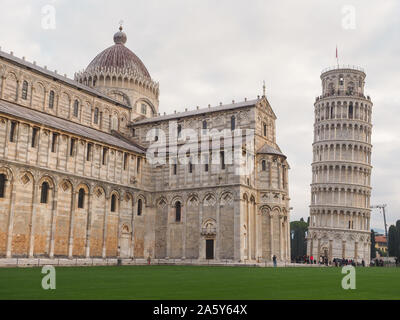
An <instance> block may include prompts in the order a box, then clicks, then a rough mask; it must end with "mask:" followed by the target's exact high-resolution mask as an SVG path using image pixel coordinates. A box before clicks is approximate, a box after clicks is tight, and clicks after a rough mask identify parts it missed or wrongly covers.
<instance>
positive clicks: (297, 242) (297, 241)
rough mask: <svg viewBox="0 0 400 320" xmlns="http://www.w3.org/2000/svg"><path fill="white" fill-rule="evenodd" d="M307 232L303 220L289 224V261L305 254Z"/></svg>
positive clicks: (305, 223)
mask: <svg viewBox="0 0 400 320" xmlns="http://www.w3.org/2000/svg"><path fill="white" fill-rule="evenodd" d="M307 230H308V223H307V222H305V221H304V219H303V218H301V219H300V221H292V222H290V236H291V237H290V246H291V259H292V260H294V259H295V258H296V257H302V256H305V255H306V254H307V241H306V232H307Z"/></svg>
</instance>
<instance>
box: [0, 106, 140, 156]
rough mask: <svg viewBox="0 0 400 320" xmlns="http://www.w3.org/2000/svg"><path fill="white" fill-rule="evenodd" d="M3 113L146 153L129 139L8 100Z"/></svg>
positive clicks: (0, 107) (2, 108)
mask: <svg viewBox="0 0 400 320" xmlns="http://www.w3.org/2000/svg"><path fill="white" fill-rule="evenodd" d="M1 113H3V114H8V115H11V116H15V117H17V118H20V119H24V120H28V121H31V122H34V123H36V124H42V125H44V126H47V127H51V128H54V129H58V130H62V131H64V132H66V133H72V134H76V135H79V136H82V137H85V138H88V139H91V140H95V141H98V142H100V143H104V144H108V145H112V146H115V147H118V148H122V149H125V150H129V151H132V152H135V153H144V151H143V149H141V148H140V147H139V146H136V145H135V144H134V143H133V142H132V143H129V142H128V141H127V140H121V139H119V138H117V137H115V136H113V135H112V134H109V133H106V132H103V131H100V130H96V129H92V128H89V127H86V126H84V125H81V124H79V123H75V122H72V121H68V120H65V119H62V118H59V117H56V116H53V115H50V114H46V113H43V112H40V111H37V110H33V109H29V108H26V107H23V106H20V105H18V104H15V103H11V102H8V101H4V100H0V114H1Z"/></svg>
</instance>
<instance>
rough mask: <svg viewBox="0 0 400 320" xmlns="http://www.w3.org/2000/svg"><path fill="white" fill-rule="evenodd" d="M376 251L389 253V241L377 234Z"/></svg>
mask: <svg viewBox="0 0 400 320" xmlns="http://www.w3.org/2000/svg"><path fill="white" fill-rule="evenodd" d="M375 249H376V250H379V251H380V252H385V253H386V252H387V250H388V248H387V240H386V237H385V236H384V235H381V234H377V235H375Z"/></svg>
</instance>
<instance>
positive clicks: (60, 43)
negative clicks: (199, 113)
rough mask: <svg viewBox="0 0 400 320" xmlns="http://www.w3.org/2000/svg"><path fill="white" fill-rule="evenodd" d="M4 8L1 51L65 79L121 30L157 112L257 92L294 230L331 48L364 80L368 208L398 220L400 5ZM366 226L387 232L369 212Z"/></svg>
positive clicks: (302, 208)
mask: <svg viewBox="0 0 400 320" xmlns="http://www.w3.org/2000/svg"><path fill="white" fill-rule="evenodd" d="M0 3H1V8H2V10H1V11H0V45H1V47H2V50H3V51H7V52H9V51H14V54H15V55H16V56H18V57H22V56H25V57H26V59H27V60H28V61H36V62H37V63H38V65H41V66H44V65H47V66H48V68H49V69H51V70H58V72H59V73H60V74H64V73H66V74H67V75H68V76H69V77H73V75H74V72H75V71H79V70H82V69H84V68H85V67H86V66H87V65H88V64H89V62H90V61H91V60H92V59H93V58H94V57H95V55H96V54H98V53H99V52H100V51H102V50H103V49H105V48H106V47H108V46H110V45H112V44H113V40H112V38H113V34H114V33H115V32H116V31H117V28H118V26H119V21H120V20H123V21H124V31H125V32H126V34H127V36H128V41H127V44H126V45H127V46H128V47H129V48H130V49H131V50H132V51H133V52H135V53H136V54H137V55H138V56H139V57H140V58H141V60H142V61H143V62H144V64H145V65H146V67H147V69H148V70H149V72H150V74H151V76H152V78H153V79H154V80H156V81H158V82H159V83H160V91H161V95H160V112H164V111H166V112H167V113H171V112H173V111H174V110H177V111H183V110H184V109H185V108H188V109H194V108H195V106H196V105H199V106H203V107H205V106H207V105H208V104H209V103H210V104H211V105H217V104H218V103H219V102H220V101H221V102H223V103H229V102H231V101H232V100H233V99H234V100H236V101H240V100H243V99H244V97H248V98H255V97H256V96H257V95H259V94H261V93H262V81H263V80H265V81H266V85H267V98H268V100H269V101H270V103H271V105H272V107H273V109H274V111H275V113H276V115H277V117H278V120H277V140H278V143H279V146H280V147H281V149H282V151H283V152H284V153H285V154H286V155H287V156H288V161H289V163H290V165H291V171H290V196H291V199H292V200H291V206H293V207H294V210H293V211H292V218H291V219H292V220H296V219H299V218H300V217H304V218H305V219H306V218H307V217H308V214H309V209H308V206H309V202H310V183H311V159H312V147H311V144H312V141H313V121H314V119H313V108H314V106H313V103H314V101H315V97H316V96H317V95H319V94H320V93H321V83H320V78H319V76H320V73H321V70H322V69H324V68H325V67H329V66H332V65H335V63H336V59H335V48H336V45H337V46H338V50H339V62H340V63H343V64H352V65H353V64H354V65H358V66H361V67H363V68H364V69H365V71H366V74H367V78H366V94H368V95H370V96H371V99H372V101H373V103H374V107H373V125H374V127H373V134H372V142H373V145H374V147H373V151H372V163H373V166H374V169H373V171H372V187H373V191H372V199H371V203H372V204H381V203H387V204H388V218H389V222H390V223H394V222H395V221H396V220H397V219H400V170H399V166H398V164H399V157H400V115H399V114H400V112H399V107H400V104H399V100H400V98H399V94H398V92H399V85H400V81H399V76H400V60H399V57H400V42H399V39H400V37H399V35H400V34H399V33H400V32H399V31H400V18H399V17H400V2H399V1H396V0H392V1H390V0H385V1H368V2H367V1H365V0H361V1H353V0H348V1H321V0H316V1H298V0H293V1H283V0H280V1H278V0H277V1H266V0H264V1H261V0H259V1H257V0H252V1H225V0H218V1H215V0H214V1H208V0H202V1H200V0H199V1H191V0H187V1H183V0H181V1H169V0H162V1H161V0H159V1H151V0H146V1H132V0H130V1H116V0H114V1H106V0H86V1H85V0H79V1H78V0H76V1H75V0H54V1H51V0H50V1H41V0H35V1H23V0H19V1H15V0H0ZM49 6H50V7H49ZM349 6H350V7H349ZM49 8H50V9H49ZM52 8H54V13H55V25H52V24H51V22H52V19H51V18H50V19H49V13H50V14H51V12H52V10H53V9H52ZM49 10H50V11H49ZM353 12H354V15H353ZM353 18H354V19H353ZM53 26H54V28H53ZM371 225H372V227H375V228H380V229H383V222H382V217H381V215H380V214H379V211H377V210H374V211H373V215H372V224H371Z"/></svg>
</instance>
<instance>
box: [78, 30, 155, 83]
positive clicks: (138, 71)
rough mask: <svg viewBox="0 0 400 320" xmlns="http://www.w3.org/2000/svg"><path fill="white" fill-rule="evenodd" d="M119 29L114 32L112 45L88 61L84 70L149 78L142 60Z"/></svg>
mask: <svg viewBox="0 0 400 320" xmlns="http://www.w3.org/2000/svg"><path fill="white" fill-rule="evenodd" d="M119 30H120V31H119V32H117V33H116V34H114V43H115V44H114V45H113V46H111V47H109V48H107V49H105V50H104V51H102V52H100V53H99V54H98V55H97V56H96V57H95V58H94V59H93V60H92V62H90V63H89V65H88V66H87V68H86V70H85V71H86V72H88V73H91V72H96V71H109V72H113V71H115V72H117V73H122V74H135V75H138V76H140V77H143V78H147V79H151V77H150V74H149V72H148V71H147V69H146V67H145V65H144V64H143V62H142V61H141V60H140V59H139V58H138V57H137V56H136V55H135V54H134V53H133V52H132V51H131V50H129V49H128V48H127V47H126V46H125V43H126V41H127V36H126V34H125V33H124V32H122V27H120V29H119Z"/></svg>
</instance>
